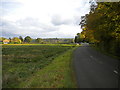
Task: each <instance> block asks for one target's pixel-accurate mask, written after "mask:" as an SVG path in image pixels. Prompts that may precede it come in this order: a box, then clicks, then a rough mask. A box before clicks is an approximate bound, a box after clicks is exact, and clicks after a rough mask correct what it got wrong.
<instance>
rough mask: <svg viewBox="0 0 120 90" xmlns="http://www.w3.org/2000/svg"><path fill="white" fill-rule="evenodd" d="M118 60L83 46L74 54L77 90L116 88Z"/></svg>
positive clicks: (117, 84) (86, 45)
mask: <svg viewBox="0 0 120 90" xmlns="http://www.w3.org/2000/svg"><path fill="white" fill-rule="evenodd" d="M118 64H119V62H118V60H116V59H113V58H111V57H109V56H106V55H103V54H101V53H100V52H97V51H96V50H94V49H93V48H91V47H90V46H89V45H88V44H83V45H82V46H81V47H79V48H78V49H77V50H76V51H75V52H74V60H73V65H74V69H75V74H76V79H77V84H78V87H79V88H118V87H119V84H120V81H119V79H120V78H119V76H118V72H119V71H118Z"/></svg>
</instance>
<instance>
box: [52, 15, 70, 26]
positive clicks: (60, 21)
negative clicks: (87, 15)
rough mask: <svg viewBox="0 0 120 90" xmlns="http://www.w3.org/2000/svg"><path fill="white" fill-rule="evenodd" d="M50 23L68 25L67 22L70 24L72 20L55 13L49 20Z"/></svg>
mask: <svg viewBox="0 0 120 90" xmlns="http://www.w3.org/2000/svg"><path fill="white" fill-rule="evenodd" d="M51 22H52V24H53V25H55V26H58V25H63V24H64V25H68V24H71V23H72V20H71V19H65V20H64V19H62V18H61V17H60V16H59V15H55V16H53V17H52V20H51Z"/></svg>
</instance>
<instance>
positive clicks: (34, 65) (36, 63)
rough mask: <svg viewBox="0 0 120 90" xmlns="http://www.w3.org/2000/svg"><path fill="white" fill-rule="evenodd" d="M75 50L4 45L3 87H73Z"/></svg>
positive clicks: (63, 47)
mask: <svg viewBox="0 0 120 90" xmlns="http://www.w3.org/2000/svg"><path fill="white" fill-rule="evenodd" d="M75 48H76V47H75V46H74V45H3V46H2V63H3V64H2V65H3V66H2V70H3V73H2V74H3V77H2V79H3V88H7V87H11V88H17V87H20V88H22V87H44V88H45V87H75V84H73V81H72V76H71V71H72V70H71V66H70V62H71V61H70V60H71V55H72V51H73V50H74V49H75ZM66 82H68V83H66ZM72 84H73V85H72Z"/></svg>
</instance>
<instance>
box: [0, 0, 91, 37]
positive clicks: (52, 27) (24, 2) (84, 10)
mask: <svg viewBox="0 0 120 90" xmlns="http://www.w3.org/2000/svg"><path fill="white" fill-rule="evenodd" d="M0 4H1V5H0V20H1V21H0V31H2V36H3V37H6V38H9V37H19V36H22V37H25V36H31V37H32V38H74V37H75V35H76V34H77V33H79V32H81V28H80V26H79V23H80V18H81V16H84V15H85V14H88V13H89V11H90V4H89V0H1V1H0Z"/></svg>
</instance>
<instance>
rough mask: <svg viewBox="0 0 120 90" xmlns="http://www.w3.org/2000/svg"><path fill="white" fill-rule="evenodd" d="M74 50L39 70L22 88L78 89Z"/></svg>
mask: <svg viewBox="0 0 120 90" xmlns="http://www.w3.org/2000/svg"><path fill="white" fill-rule="evenodd" d="M76 48H77V47H75V48H72V49H70V50H68V51H66V52H65V53H64V54H61V55H60V56H58V57H57V58H55V59H54V61H53V62H52V63H51V64H50V65H48V66H47V67H45V68H43V69H41V70H39V71H38V72H37V73H36V74H34V76H32V77H30V78H29V79H28V80H26V81H25V82H23V83H21V84H20V86H19V87H20V88H21V87H22V88H76V82H75V80H73V74H72V73H73V71H72V70H71V68H72V65H71V62H72V52H73V51H74V50H75V49H76Z"/></svg>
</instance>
